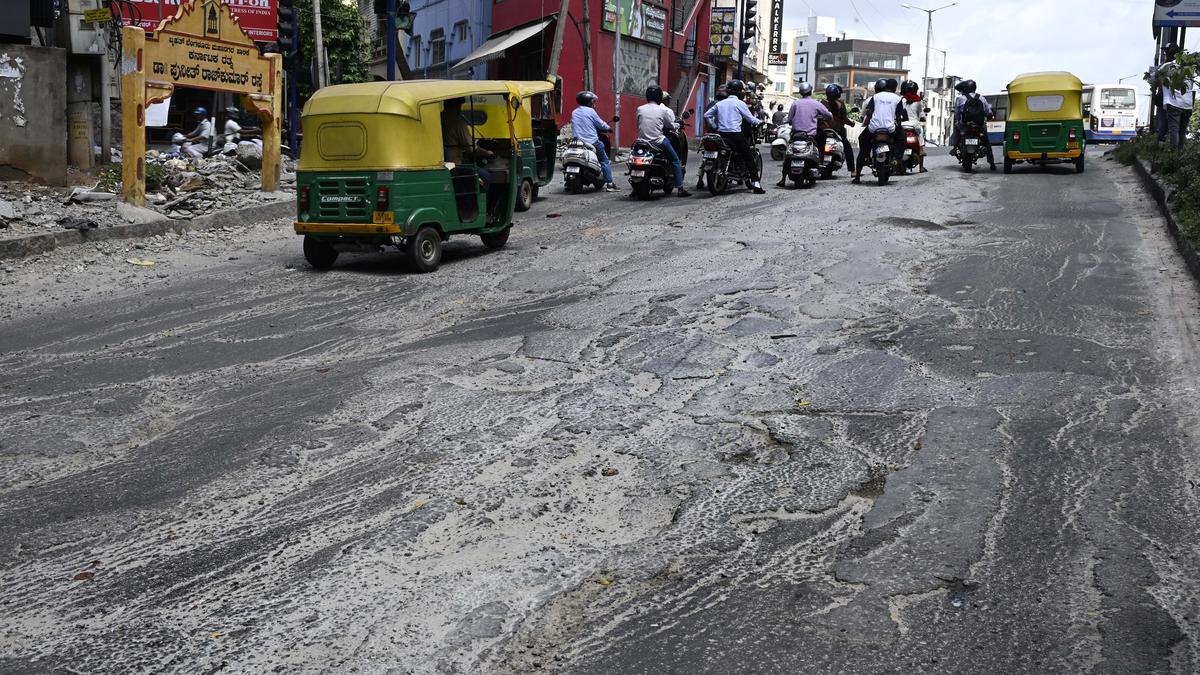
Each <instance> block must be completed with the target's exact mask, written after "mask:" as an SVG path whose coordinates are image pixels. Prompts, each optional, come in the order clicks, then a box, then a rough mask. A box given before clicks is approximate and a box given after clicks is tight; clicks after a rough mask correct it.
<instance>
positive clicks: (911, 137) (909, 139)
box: [908, 131, 917, 143]
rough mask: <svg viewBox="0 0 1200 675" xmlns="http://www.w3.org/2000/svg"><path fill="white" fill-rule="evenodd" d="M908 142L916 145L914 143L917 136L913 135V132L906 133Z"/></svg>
mask: <svg viewBox="0 0 1200 675" xmlns="http://www.w3.org/2000/svg"><path fill="white" fill-rule="evenodd" d="M908 142H909V143H916V142H917V135H916V134H914V133H913V132H911V131H910V132H908Z"/></svg>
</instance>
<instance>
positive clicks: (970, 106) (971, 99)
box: [963, 94, 987, 126]
mask: <svg viewBox="0 0 1200 675" xmlns="http://www.w3.org/2000/svg"><path fill="white" fill-rule="evenodd" d="M963 121H964V122H966V123H968V124H978V125H980V126H983V125H984V124H987V108H986V107H985V106H984V105H983V99H982V98H981V97H980V96H979V94H974V95H971V96H967V103H966V105H964V106H963Z"/></svg>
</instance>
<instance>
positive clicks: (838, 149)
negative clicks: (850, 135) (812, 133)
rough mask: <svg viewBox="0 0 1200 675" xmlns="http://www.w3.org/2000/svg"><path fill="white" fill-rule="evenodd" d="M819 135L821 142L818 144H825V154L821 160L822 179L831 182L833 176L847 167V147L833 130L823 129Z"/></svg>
mask: <svg viewBox="0 0 1200 675" xmlns="http://www.w3.org/2000/svg"><path fill="white" fill-rule="evenodd" d="M819 135H820V136H821V140H820V141H818V142H819V143H820V142H823V143H824V144H825V153H824V155H823V157H822V160H821V178H824V179H825V180H829V179H831V178H833V174H835V173H837V172H838V171H841V169H842V167H843V166H846V146H845V145H844V144H843V143H842V138H841V137H840V136H838V135H837V134H836V133H834V131H833V130H832V129H823V130H821V131H820V132H819Z"/></svg>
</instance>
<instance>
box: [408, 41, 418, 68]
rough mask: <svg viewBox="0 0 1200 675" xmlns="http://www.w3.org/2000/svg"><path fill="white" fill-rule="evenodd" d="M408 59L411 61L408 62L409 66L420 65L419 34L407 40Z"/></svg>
mask: <svg viewBox="0 0 1200 675" xmlns="http://www.w3.org/2000/svg"><path fill="white" fill-rule="evenodd" d="M408 60H409V61H411V63H409V64H408V65H409V67H411V68H420V67H421V36H420V35H414V36H413V39H411V40H409V41H408Z"/></svg>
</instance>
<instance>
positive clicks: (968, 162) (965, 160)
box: [958, 123, 988, 173]
mask: <svg viewBox="0 0 1200 675" xmlns="http://www.w3.org/2000/svg"><path fill="white" fill-rule="evenodd" d="M987 142H988V141H987V131H985V130H984V128H983V127H982V126H980V125H978V124H974V123H967V124H964V125H963V129H962V134H960V135H959V139H958V161H959V162H960V163H961V164H962V168H963V171H965V172H966V173H971V172H973V171H974V170H975V162H977V161H979V160H980V159H983V156H984V155H986V154H987V147H986V144H987Z"/></svg>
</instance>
